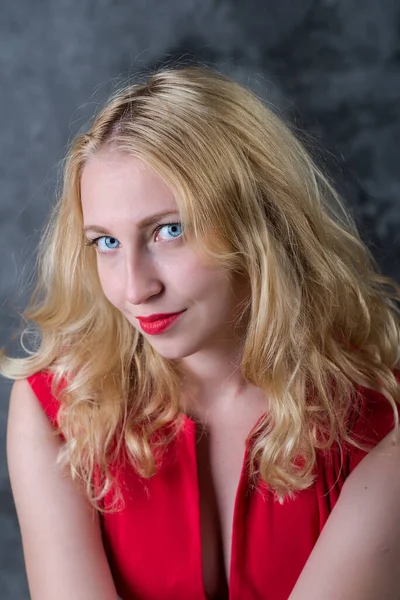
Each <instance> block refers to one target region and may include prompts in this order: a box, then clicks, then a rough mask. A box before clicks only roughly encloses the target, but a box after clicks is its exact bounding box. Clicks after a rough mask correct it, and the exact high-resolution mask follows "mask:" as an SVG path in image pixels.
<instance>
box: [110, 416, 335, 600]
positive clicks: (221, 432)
mask: <svg viewBox="0 0 400 600" xmlns="http://www.w3.org/2000/svg"><path fill="white" fill-rule="evenodd" d="M255 420H256V419H251V424H250V427H249V426H248V424H249V423H250V420H249V421H245V420H243V423H240V420H239V421H238V422H237V423H236V424H235V423H229V425H228V424H225V425H226V426H225V427H220V426H219V425H220V424H219V423H215V422H214V423H213V424H211V425H212V426H211V427H208V430H207V431H206V432H203V431H202V429H201V428H200V427H199V426H198V425H196V426H195V424H194V422H193V421H192V420H188V421H187V422H186V425H185V428H184V431H183V432H182V434H181V435H180V436H179V438H177V439H176V441H175V442H174V443H173V444H171V446H170V448H169V451H168V453H167V454H166V456H165V459H164V461H163V464H162V467H161V468H160V469H159V471H158V472H157V474H156V475H155V476H154V477H152V478H149V479H143V478H141V477H138V476H137V474H136V472H135V470H134V469H133V468H131V467H130V466H129V465H128V464H127V463H124V466H123V468H119V470H118V478H119V480H120V481H121V482H123V489H124V498H125V506H124V509H123V510H122V511H121V512H113V513H108V514H106V515H104V520H103V521H102V529H103V541H104V546H105V550H106V553H107V557H108V560H109V564H110V567H111V570H112V573H113V576H114V580H115V583H116V586H117V590H118V593H119V596H120V597H121V598H124V599H126V600H138V599H140V600H176V599H177V598H185V600H206V599H207V600H225V599H226V598H229V600H266V599H267V598H268V600H287V598H288V597H289V594H290V591H291V589H292V588H293V585H294V584H295V582H296V581H297V579H298V577H299V575H300V572H301V570H302V568H303V566H304V564H305V562H306V560H307V558H308V556H309V554H310V552H311V550H312V548H313V546H314V544H315V542H316V540H317V538H318V536H319V533H320V531H321V529H322V527H323V525H324V523H325V522H326V519H327V518H328V516H329V513H330V510H331V508H332V506H333V505H334V502H335V501H336V499H337V496H338V493H339V489H340V486H338V484H337V482H338V481H340V478H339V473H338V470H337V469H336V467H335V465H336V463H335V462H333V461H329V463H328V465H327V466H328V467H329V469H324V471H323V473H322V474H321V476H320V477H319V478H318V479H317V481H316V485H315V486H313V487H312V488H309V489H307V490H304V491H302V492H301V493H300V494H299V495H298V496H297V497H296V499H294V500H291V501H288V502H285V503H284V504H282V505H281V504H279V503H277V502H276V501H274V499H273V496H272V494H269V493H266V494H264V493H263V494H261V493H259V491H258V490H257V491H254V490H250V489H249V487H248V482H247V479H246V476H244V477H241V469H242V466H243V459H244V453H245V445H244V444H245V439H246V436H247V434H248V432H249V431H250V428H251V427H252V426H253V425H254V423H255ZM336 466H337V467H338V468H339V466H340V465H339V463H338V465H336ZM334 467H335V468H334ZM112 499H113V495H112V493H111V492H110V493H109V494H108V495H107V497H106V499H105V502H104V504H105V508H108V507H109V504H110V503H111V501H112ZM283 574H284V576H283ZM228 578H229V590H228V581H227V580H228Z"/></svg>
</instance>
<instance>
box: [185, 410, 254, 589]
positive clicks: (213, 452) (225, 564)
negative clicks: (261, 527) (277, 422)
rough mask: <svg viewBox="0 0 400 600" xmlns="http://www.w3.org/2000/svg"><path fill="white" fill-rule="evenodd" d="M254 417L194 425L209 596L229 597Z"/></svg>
mask: <svg viewBox="0 0 400 600" xmlns="http://www.w3.org/2000/svg"><path fill="white" fill-rule="evenodd" d="M253 425H254V418H253V417H249V419H244V420H243V419H242V420H240V421H237V422H235V421H232V422H231V423H230V426H228V427H227V426H226V423H225V426H222V424H219V423H218V422H212V423H210V424H208V426H207V427H202V426H197V428H196V463H197V477H198V490H199V508H200V532H201V548H202V569H203V582H204V589H205V591H206V594H207V597H208V598H210V599H214V598H218V599H219V600H222V599H223V598H228V597H229V580H230V570H231V569H230V565H231V549H232V545H233V540H232V536H233V531H234V520H235V508H236V502H237V496H238V492H239V487H240V484H241V478H242V471H243V468H244V459H245V452H246V438H247V436H248V433H249V431H250V430H251V428H252V426H253Z"/></svg>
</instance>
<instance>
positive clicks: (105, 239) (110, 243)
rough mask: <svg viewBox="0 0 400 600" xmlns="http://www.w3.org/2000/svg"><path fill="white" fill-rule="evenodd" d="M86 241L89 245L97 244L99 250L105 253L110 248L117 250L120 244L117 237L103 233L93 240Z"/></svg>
mask: <svg viewBox="0 0 400 600" xmlns="http://www.w3.org/2000/svg"><path fill="white" fill-rule="evenodd" d="M86 243H87V245H88V246H96V248H97V249H98V251H99V252H100V253H103V254H106V253H107V252H108V251H109V250H115V248H118V245H119V241H118V240H117V238H113V237H110V236H109V235H101V236H99V237H97V238H95V239H93V240H88V241H87V242H86ZM103 244H104V245H103Z"/></svg>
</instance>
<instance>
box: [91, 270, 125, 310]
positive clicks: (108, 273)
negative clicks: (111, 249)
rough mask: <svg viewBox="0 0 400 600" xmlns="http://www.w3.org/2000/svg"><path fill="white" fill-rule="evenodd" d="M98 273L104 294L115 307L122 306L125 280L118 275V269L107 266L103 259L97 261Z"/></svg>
mask: <svg viewBox="0 0 400 600" xmlns="http://www.w3.org/2000/svg"><path fill="white" fill-rule="evenodd" d="M97 273H98V276H99V280H100V285H101V287H102V290H103V293H104V295H105V297H106V298H107V300H108V301H109V302H111V304H113V305H114V306H115V307H117V308H120V307H121V306H122V294H123V280H122V278H121V277H120V276H119V275H118V271H117V269H115V268H113V267H112V265H111V264H107V263H105V262H104V260H102V259H98V261H97Z"/></svg>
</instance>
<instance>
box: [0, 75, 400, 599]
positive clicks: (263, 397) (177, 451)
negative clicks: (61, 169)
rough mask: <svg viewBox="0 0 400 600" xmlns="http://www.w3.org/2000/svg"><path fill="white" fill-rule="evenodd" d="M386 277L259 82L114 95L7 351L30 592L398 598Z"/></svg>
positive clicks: (211, 82)
mask: <svg viewBox="0 0 400 600" xmlns="http://www.w3.org/2000/svg"><path fill="white" fill-rule="evenodd" d="M399 291H400V288H399V286H397V284H396V283H395V282H394V281H391V280H390V279H389V278H387V277H384V276H382V275H380V274H379V273H378V269H377V267H376V264H375V262H374V260H373V258H372V256H371V255H370V253H369V251H368V249H367V248H366V246H365V245H364V244H363V243H362V241H361V239H360V237H359V234H358V232H357V229H356V227H355V225H354V223H353V222H352V220H351V218H350V217H349V216H348V215H347V213H346V211H345V209H344V208H343V207H342V204H341V201H340V198H339V196H338V195H337V193H336V192H335V190H334V189H333V187H332V186H331V184H330V183H329V181H328V179H327V178H326V177H325V176H324V175H323V174H322V172H321V171H320V170H319V169H318V168H317V166H316V165H315V164H314V162H313V161H312V159H311V158H310V156H309V154H308V153H307V151H306V150H305V148H304V147H303V145H302V144H301V143H300V142H299V141H298V140H297V139H296V138H295V136H294V135H293V133H292V132H291V130H290V127H289V126H288V125H286V124H285V123H284V122H283V121H282V120H281V119H280V118H278V117H277V116H276V115H275V114H274V112H272V111H271V110H270V109H269V108H268V107H267V106H265V105H264V104H263V103H262V102H261V101H260V100H259V99H257V98H256V97H255V96H254V95H253V94H252V93H251V92H250V91H248V90H246V89H244V88H243V87H241V86H240V85H239V84H237V83H235V82H233V81H231V80H230V79H228V78H226V77H224V76H223V75H221V74H219V73H217V72H216V71H214V70H211V69H206V68H196V67H181V68H164V69H160V70H158V71H156V72H155V73H153V74H152V75H151V76H149V77H148V78H147V80H146V81H145V82H141V83H137V84H132V85H129V86H127V87H126V88H124V89H122V90H120V91H118V92H117V93H116V94H114V96H113V97H112V98H110V100H109V101H108V102H107V103H106V105H105V106H104V107H103V108H101V110H100V111H99V112H98V114H97V115H95V117H94V120H93V122H92V125H91V126H90V128H89V131H88V132H87V133H83V134H80V135H79V136H78V137H77V138H76V140H75V141H74V143H73V144H72V146H71V148H70V151H69V154H68V156H67V159H66V163H65V173H64V186H63V191H62V194H61V197H60V200H59V203H58V205H57V207H56V208H55V210H54V213H53V215H52V218H51V221H50V223H49V226H48V228H47V230H46V232H45V234H44V236H43V240H42V243H41V254H40V268H39V274H38V285H37V288H36V290H35V292H34V295H33V299H32V302H31V306H30V308H29V310H28V311H27V313H26V317H27V319H28V320H30V321H32V322H33V323H35V324H36V327H37V331H38V342H37V343H36V344H35V346H34V348H33V349H32V350H30V352H29V355H28V356H27V357H26V358H24V359H12V358H6V357H3V358H2V363H1V365H2V366H1V372H2V374H3V375H5V376H7V377H10V378H13V379H15V380H16V382H15V383H14V385H13V388H12V393H11V399H10V411H9V421H8V436H7V455H8V464H9V471H10V479H11V485H12V490H13V495H14V498H15V504H16V508H17V513H18V518H19V523H20V527H21V532H22V541H23V548H24V556H25V561H26V568H27V574H28V581H29V587H30V591H31V595H32V598H33V599H34V600H35V599H37V598H39V599H40V600H47V599H50V598H51V599H53V598H57V600H63V599H64V598H65V599H68V600H70V598H74V599H78V598H82V599H85V600H91V599H92V598H93V599H95V600H112V599H115V598H116V597H117V595H119V596H120V597H121V598H123V600H131V599H132V600H133V599H135V600H150V599H152V600H153V599H156V600H176V599H180V598H182V599H184V600H204V599H205V598H212V599H222V598H230V599H231V600H253V599H254V600H257V599H263V600H264V599H266V600H286V599H287V598H290V600H303V599H307V600H313V599H317V598H318V599H319V600H320V599H321V598H324V600H331V599H332V600H333V599H335V600H336V599H337V598H340V599H345V598H352V599H353V600H358V599H360V600H375V599H378V598H379V600H381V599H382V598H395V597H400V580H399V578H398V575H397V568H396V566H395V565H397V564H398V561H399V560H400V542H399V540H400V503H399V501H398V497H399V493H400V473H399V458H400V445H399V443H398V441H397V435H396V434H397V427H398V414H397V404H398V403H399V401H400V389H399V381H400V374H399V371H398V369H399V367H400V364H399V359H400V354H399V334H400V321H399V314H398V308H397V307H396V304H395V300H398V299H399V298H400V295H399ZM396 377H397V379H396ZM52 433H54V435H51V434H52Z"/></svg>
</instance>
